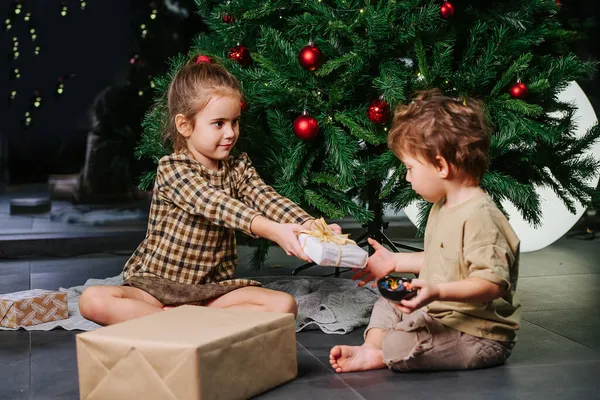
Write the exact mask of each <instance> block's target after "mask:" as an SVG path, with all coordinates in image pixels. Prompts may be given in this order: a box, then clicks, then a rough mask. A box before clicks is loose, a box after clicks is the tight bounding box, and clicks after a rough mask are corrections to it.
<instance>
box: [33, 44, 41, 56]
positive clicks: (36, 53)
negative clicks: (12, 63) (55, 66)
mask: <svg viewBox="0 0 600 400" xmlns="http://www.w3.org/2000/svg"><path fill="white" fill-rule="evenodd" d="M40 50H41V47H40V46H35V49H33V54H35V55H36V56H39V55H40Z"/></svg>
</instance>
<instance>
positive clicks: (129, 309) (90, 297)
mask: <svg viewBox="0 0 600 400" xmlns="http://www.w3.org/2000/svg"><path fill="white" fill-rule="evenodd" d="M162 307H163V305H162V304H161V303H160V302H159V301H158V300H156V298H154V296H151V295H150V294H148V293H146V292H144V291H143V290H141V289H138V288H134V287H130V286H92V287H90V288H87V289H86V290H85V291H84V292H83V293H82V294H81V297H80V298H79V311H80V312H81V315H82V316H83V317H84V318H86V319H89V320H90V321H94V322H96V323H97V324H100V325H111V324H116V323H117V322H123V321H127V320H130V319H134V318H138V317H143V316H144V315H148V314H153V313H155V312H158V311H162Z"/></svg>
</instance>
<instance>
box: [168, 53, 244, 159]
mask: <svg viewBox="0 0 600 400" xmlns="http://www.w3.org/2000/svg"><path fill="white" fill-rule="evenodd" d="M222 96H229V97H234V98H239V99H240V101H241V99H242V94H241V88H240V83H239V81H238V80H237V78H236V77H235V76H233V75H232V74H231V73H230V72H229V71H227V70H226V69H225V68H223V67H222V66H221V65H219V64H217V63H216V61H215V60H214V59H213V58H209V57H207V56H201V55H196V56H194V57H192V59H190V60H189V61H188V62H187V63H186V64H185V65H184V66H183V67H182V68H181V69H180V70H179V71H178V72H177V74H176V75H175V77H173V80H172V81H171V84H170V85H169V90H168V92H167V109H168V112H167V114H168V121H167V124H166V125H167V126H166V129H165V130H164V131H163V140H164V141H165V142H171V143H172V144H173V150H174V151H175V152H178V151H180V150H182V149H183V148H185V141H184V139H183V137H182V136H181V135H180V134H179V132H178V131H177V127H176V126H175V116H176V115H177V114H183V115H184V116H185V117H186V118H187V119H188V121H190V123H191V126H192V129H193V128H194V124H195V118H194V116H195V115H196V114H197V113H198V112H200V111H202V110H203V109H204V107H206V105H207V104H208V102H209V101H210V100H211V98H213V97H222Z"/></svg>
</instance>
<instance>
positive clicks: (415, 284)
mask: <svg viewBox="0 0 600 400" xmlns="http://www.w3.org/2000/svg"><path fill="white" fill-rule="evenodd" d="M410 286H411V287H412V288H413V289H419V291H418V292H417V295H416V296H415V297H413V298H412V299H410V300H402V301H401V302H400V304H396V306H397V307H398V308H399V309H400V311H402V312H403V313H405V314H410V313H411V312H413V311H415V310H418V309H419V308H421V307H424V306H426V305H427V304H429V303H431V302H432V301H436V300H439V299H440V288H439V286H438V285H437V284H435V283H430V282H426V281H424V280H421V279H413V280H412V281H410Z"/></svg>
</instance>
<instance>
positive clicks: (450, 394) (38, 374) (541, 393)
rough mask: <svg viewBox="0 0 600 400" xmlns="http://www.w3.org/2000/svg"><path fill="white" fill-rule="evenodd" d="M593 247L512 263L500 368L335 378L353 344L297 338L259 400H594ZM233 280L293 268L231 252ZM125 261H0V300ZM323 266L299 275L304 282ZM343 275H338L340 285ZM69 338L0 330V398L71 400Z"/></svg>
mask: <svg viewBox="0 0 600 400" xmlns="http://www.w3.org/2000/svg"><path fill="white" fill-rule="evenodd" d="M599 244H600V239H595V240H591V241H584V240H580V239H576V238H563V239H561V240H560V241H558V242H557V243H555V244H553V245H552V246H550V247H548V248H546V249H544V250H542V251H538V252H535V253H527V254H523V255H522V265H521V277H520V280H519V288H518V292H519V296H520V297H521V300H522V303H523V321H522V326H521V330H520V331H519V343H518V344H517V346H516V347H515V350H514V353H513V356H512V357H511V358H510V359H509V361H508V363H507V364H506V365H505V366H502V367H498V368H492V369H485V370H477V371H455V372H438V373H407V374H399V373H393V372H390V371H388V370H379V371H370V372H362V373H350V374H341V375H340V374H335V373H334V372H333V371H332V370H331V368H330V367H329V363H328V352H329V349H330V348H331V347H332V346H333V345H335V344H360V343H361V341H362V329H360V330H357V331H354V332H352V333H351V334H349V335H344V336H337V335H336V336H333V335H325V334H323V333H321V332H315V331H312V332H301V333H299V334H298V336H297V346H298V347H297V348H298V365H299V376H298V378H297V379H296V380H294V381H292V382H290V383H288V384H286V385H283V386H281V387H278V388H276V389H274V390H271V391H269V392H267V393H265V394H263V395H261V396H259V397H260V398H266V399H302V400H305V399H306V398H311V399H377V400H380V399H388V398H404V397H410V398H411V399H428V400H430V399H442V398H443V399H482V398H492V399H529V398H531V399H598V398H600V379H599V377H600V374H599V373H598V371H599V370H600V307H599V306H600V245H599ZM239 253H240V268H239V273H240V275H286V274H289V273H290V271H291V269H292V268H294V267H296V266H298V265H299V264H301V262H300V261H295V260H294V259H291V258H288V257H285V256H284V255H283V254H282V253H281V251H279V250H273V251H272V252H271V255H270V258H269V259H268V260H267V264H266V266H265V267H264V269H263V270H261V271H258V272H256V271H249V270H247V269H245V266H246V265H247V260H248V257H249V254H250V249H249V248H247V247H243V246H241V248H240V252H239ZM126 259H127V256H126V255H122V256H106V255H90V256H85V257H73V258H67V259H46V260H45V259H36V260H33V261H2V260H0V293H5V292H14V291H18V290H26V289H29V288H47V289H57V288H58V287H59V286H63V287H67V286H73V285H79V284H82V283H84V282H85V280H86V279H88V278H101V277H107V276H113V275H116V274H118V273H119V272H120V271H121V268H122V265H123V263H124V262H125V260H126ZM327 272H330V270H329V269H326V268H313V269H311V270H308V271H306V273H307V274H310V275H318V274H323V273H327ZM347 276H348V275H346V277H347ZM75 334H76V333H74V332H67V331H62V330H55V331H50V332H31V333H30V332H26V331H16V332H6V331H0V376H1V377H2V378H3V379H2V383H1V384H0V399H10V400H13V399H76V398H78V383H77V362H76V353H75Z"/></svg>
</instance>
